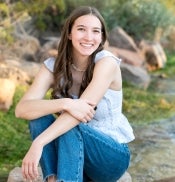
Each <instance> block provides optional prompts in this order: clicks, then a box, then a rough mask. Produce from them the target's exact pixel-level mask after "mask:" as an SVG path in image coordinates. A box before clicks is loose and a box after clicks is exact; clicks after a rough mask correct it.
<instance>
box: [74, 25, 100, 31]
mask: <svg viewBox="0 0 175 182" xmlns="http://www.w3.org/2000/svg"><path fill="white" fill-rule="evenodd" d="M77 27H83V28H86V27H87V26H85V25H77ZM92 28H93V29H98V30H101V27H92Z"/></svg>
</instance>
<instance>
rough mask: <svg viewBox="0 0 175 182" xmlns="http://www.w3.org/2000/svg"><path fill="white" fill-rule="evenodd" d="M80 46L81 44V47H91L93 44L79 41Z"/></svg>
mask: <svg viewBox="0 0 175 182" xmlns="http://www.w3.org/2000/svg"><path fill="white" fill-rule="evenodd" d="M81 46H83V47H85V48H91V47H93V44H85V43H81Z"/></svg>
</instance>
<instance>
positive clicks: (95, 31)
mask: <svg viewBox="0 0 175 182" xmlns="http://www.w3.org/2000/svg"><path fill="white" fill-rule="evenodd" d="M93 32H94V33H101V31H100V30H94V31H93Z"/></svg>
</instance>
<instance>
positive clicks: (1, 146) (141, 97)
mask: <svg viewBox="0 0 175 182" xmlns="http://www.w3.org/2000/svg"><path fill="white" fill-rule="evenodd" d="M174 65H175V55H172V54H169V55H168V62H167V65H166V67H165V68H164V69H161V70H158V71H156V72H154V73H151V74H166V76H167V77H171V76H174V74H175V66H174ZM151 87H152V85H151V86H150V88H151ZM25 90H26V87H24V86H19V87H17V89H16V93H15V96H14V101H13V105H12V107H11V108H10V110H9V111H8V112H7V113H4V112H1V111H0V136H1V137H0V176H7V175H8V173H9V171H10V170H11V169H13V168H14V167H15V166H20V165H21V160H22V158H23V156H24V155H25V153H26V151H27V149H28V148H29V146H30V143H31V141H30V137H29V131H28V124H27V121H25V120H22V119H17V118H15V116H14V110H15V106H16V104H17V102H18V101H19V99H20V98H21V96H22V95H23V93H24V92H25ZM123 91H124V101H123V112H124V114H125V115H126V116H127V118H128V120H129V121H130V122H131V124H141V123H149V122H152V121H155V120H159V119H162V118H168V117H170V116H172V115H173V114H174V113H175V99H168V98H167V97H166V96H165V95H162V94H158V93H157V92H156V91H155V90H154V89H149V88H148V90H142V89H138V88H136V87H134V86H131V85H128V84H126V83H124V85H123Z"/></svg>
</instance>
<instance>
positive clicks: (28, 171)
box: [22, 57, 121, 179]
mask: <svg viewBox="0 0 175 182" xmlns="http://www.w3.org/2000/svg"><path fill="white" fill-rule="evenodd" d="M108 88H112V89H116V90H120V89H121V72H120V68H119V66H118V64H117V63H116V61H115V60H114V59H113V58H112V57H106V58H103V59H102V60H100V61H98V62H97V63H96V65H95V68H94V74H93V78H92V81H91V82H90V84H89V86H88V87H87V88H86V89H85V91H84V92H83V94H82V95H81V99H87V100H90V101H91V102H93V103H96V105H97V103H98V102H99V101H100V100H101V98H102V97H103V96H104V94H105V92H106V91H107V89H108ZM78 124H79V121H78V120H77V119H76V118H74V117H73V116H71V115H70V114H69V113H68V112H64V113H63V114H61V116H59V117H58V118H57V119H56V121H55V122H54V123H53V124H52V125H51V126H50V127H49V128H47V129H46V130H45V131H44V132H43V133H42V134H40V135H39V136H38V137H37V138H36V139H35V140H34V141H33V143H32V145H31V147H30V149H29V151H28V153H27V154H26V156H25V158H24V159H23V163H22V171H23V175H24V177H25V178H27V179H35V178H36V177H37V175H38V171H37V166H38V162H39V159H40V157H41V153H42V149H43V146H44V145H46V144H47V143H49V142H50V141H52V140H53V139H55V138H56V137H58V136H60V135H62V134H64V133H65V132H67V131H68V130H70V129H72V128H73V127H75V126H76V125H78Z"/></svg>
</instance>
